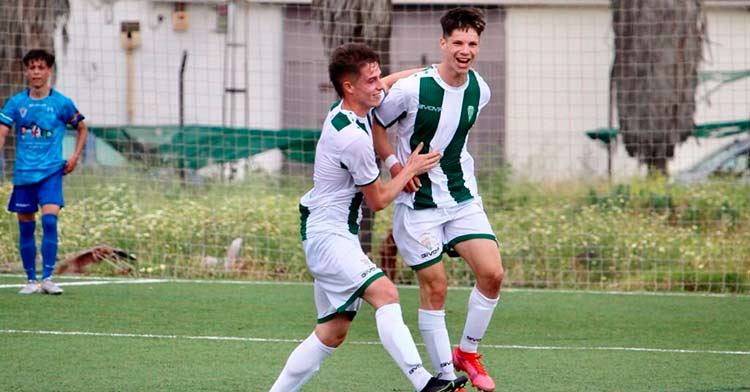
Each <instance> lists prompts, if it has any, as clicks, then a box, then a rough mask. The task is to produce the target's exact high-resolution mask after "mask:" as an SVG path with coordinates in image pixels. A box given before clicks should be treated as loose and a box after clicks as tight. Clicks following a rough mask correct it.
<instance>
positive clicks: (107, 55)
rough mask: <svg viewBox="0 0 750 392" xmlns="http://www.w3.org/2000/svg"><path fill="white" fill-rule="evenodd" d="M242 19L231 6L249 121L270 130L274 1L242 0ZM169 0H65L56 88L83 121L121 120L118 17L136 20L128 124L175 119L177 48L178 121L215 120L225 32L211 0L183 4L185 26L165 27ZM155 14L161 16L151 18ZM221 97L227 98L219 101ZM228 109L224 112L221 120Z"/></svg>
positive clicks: (276, 55) (275, 78)
mask: <svg viewBox="0 0 750 392" xmlns="http://www.w3.org/2000/svg"><path fill="white" fill-rule="evenodd" d="M249 7H250V9H249V17H248V19H247V20H246V21H245V19H244V18H243V11H242V10H239V15H238V18H237V19H238V21H239V24H238V25H237V27H236V31H237V36H238V38H239V40H240V41H244V40H245V38H244V35H243V25H242V23H244V22H247V27H248V29H249V30H248V32H249V36H250V37H249V39H248V40H247V44H248V47H247V50H246V57H247V61H248V71H249V74H250V79H249V80H248V82H249V83H248V84H249V99H250V102H249V103H250V104H249V107H250V111H249V124H247V125H249V126H250V127H260V128H268V129H276V128H279V127H280V119H281V74H280V72H279V70H280V69H281V64H282V56H281V49H282V46H281V44H282V43H281V31H282V30H281V29H282V14H281V9H280V8H279V7H278V6H273V5H259V4H250V5H249ZM173 9H174V4H173V3H160V2H151V1H127V0H120V1H117V0H115V1H88V0H71V10H72V13H71V17H70V21H69V24H68V29H69V35H70V40H69V43H68V45H67V49H65V50H64V49H63V46H62V41H61V39H58V40H57V41H58V42H57V55H58V67H57V80H56V87H57V88H58V89H60V90H61V91H62V92H63V93H65V94H66V95H68V96H70V97H71V98H73V99H74V101H75V102H76V103H77V104H78V107H79V109H80V110H81V112H83V113H84V114H85V115H86V116H87V117H88V120H89V122H90V123H91V124H96V125H122V124H126V123H127V112H126V83H127V82H126V78H127V68H126V64H127V61H126V50H125V49H123V48H122V46H121V44H120V23H121V22H122V21H138V22H140V32H141V37H142V45H141V47H140V48H138V49H135V50H134V52H133V56H134V61H133V63H134V66H135V69H134V75H135V77H134V100H133V101H134V116H133V122H132V123H133V124H143V125H155V124H177V123H178V122H179V106H178V103H179V95H178V94H179V69H180V62H181V57H182V52H183V50H187V52H188V58H187V64H186V69H185V78H184V88H185V117H184V121H185V123H186V124H209V125H221V124H222V94H223V88H224V87H223V85H222V82H223V75H224V50H225V49H224V48H225V34H224V33H220V32H217V31H216V19H217V12H216V5H208V4H203V5H202V4H190V3H188V4H187V9H186V10H187V13H188V15H189V23H190V26H189V28H188V29H187V31H184V32H176V31H174V30H173V27H172V11H173ZM159 16H161V17H162V20H161V21H160V20H159ZM235 53H236V56H237V58H236V63H235V64H236V80H237V83H236V87H242V81H243V74H244V69H243V64H242V54H243V50H242V49H241V48H240V49H237V51H236V52H235ZM235 96H236V99H237V103H236V112H235V117H236V119H237V120H236V122H235V124H234V125H236V126H243V125H245V124H244V112H243V110H244V101H243V98H242V95H240V94H237V95H235ZM227 102H228V100H227ZM228 118H229V116H227V119H228Z"/></svg>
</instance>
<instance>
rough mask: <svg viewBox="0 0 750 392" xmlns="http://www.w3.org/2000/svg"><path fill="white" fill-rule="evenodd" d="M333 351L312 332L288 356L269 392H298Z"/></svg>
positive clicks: (333, 349) (332, 348)
mask: <svg viewBox="0 0 750 392" xmlns="http://www.w3.org/2000/svg"><path fill="white" fill-rule="evenodd" d="M335 350H336V348H335V347H328V346H326V345H325V344H323V342H321V341H320V339H318V337H317V336H316V335H315V332H313V333H312V334H310V336H308V337H307V339H305V341H303V342H302V343H300V345H299V346H297V348H295V349H294V351H292V354H291V355H289V359H287V361H286V365H285V366H284V370H282V371H281V374H279V378H278V379H276V382H275V383H274V384H273V386H272V387H271V391H270V392H293V391H297V390H299V389H300V388H301V387H302V385H304V384H305V383H306V382H307V380H309V379H310V377H312V376H313V374H315V373H316V372H317V371H318V369H320V364H321V363H323V361H325V360H326V358H328V357H329V356H330V355H331V354H332V353H333V352H334V351H335Z"/></svg>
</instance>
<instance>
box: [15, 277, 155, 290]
mask: <svg viewBox="0 0 750 392" xmlns="http://www.w3.org/2000/svg"><path fill="white" fill-rule="evenodd" d="M165 282H168V280H167V279H128V280H92V281H81V282H55V283H57V285H58V286H100V285H105V284H139V283H165ZM24 286H25V284H18V283H13V284H0V289H5V288H19V287H24Z"/></svg>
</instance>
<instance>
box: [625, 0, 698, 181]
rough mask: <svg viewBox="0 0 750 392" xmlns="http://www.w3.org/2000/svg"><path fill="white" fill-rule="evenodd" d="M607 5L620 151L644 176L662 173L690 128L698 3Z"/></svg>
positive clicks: (646, 0) (639, 0) (668, 0)
mask: <svg viewBox="0 0 750 392" xmlns="http://www.w3.org/2000/svg"><path fill="white" fill-rule="evenodd" d="M611 7H612V28H613V30H614V33H615V59H614V64H613V67H612V75H611V77H612V79H613V80H612V81H613V83H612V86H613V87H614V92H613V93H614V94H615V98H616V99H615V100H616V106H617V114H618V119H619V124H620V131H621V135H622V138H623V142H624V143H625V149H626V150H627V152H628V155H630V156H631V157H635V158H637V159H638V161H639V162H640V163H643V164H645V165H647V167H648V172H649V175H654V174H657V173H661V174H663V175H666V174H667V161H668V160H669V159H670V158H672V157H673V156H674V148H675V145H677V144H678V143H681V142H683V141H685V139H687V138H688V136H690V134H691V133H692V132H693V129H694V127H695V124H694V121H693V116H694V114H695V89H696V86H697V84H698V64H699V63H700V61H701V60H702V46H703V39H704V36H705V29H706V20H705V16H704V15H703V14H702V12H701V0H612V1H611Z"/></svg>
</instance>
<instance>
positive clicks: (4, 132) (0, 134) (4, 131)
mask: <svg viewBox="0 0 750 392" xmlns="http://www.w3.org/2000/svg"><path fill="white" fill-rule="evenodd" d="M8 132H10V128H9V127H8V126H7V125H5V124H0V152H1V151H2V150H3V146H4V145H5V138H6V137H8Z"/></svg>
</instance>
